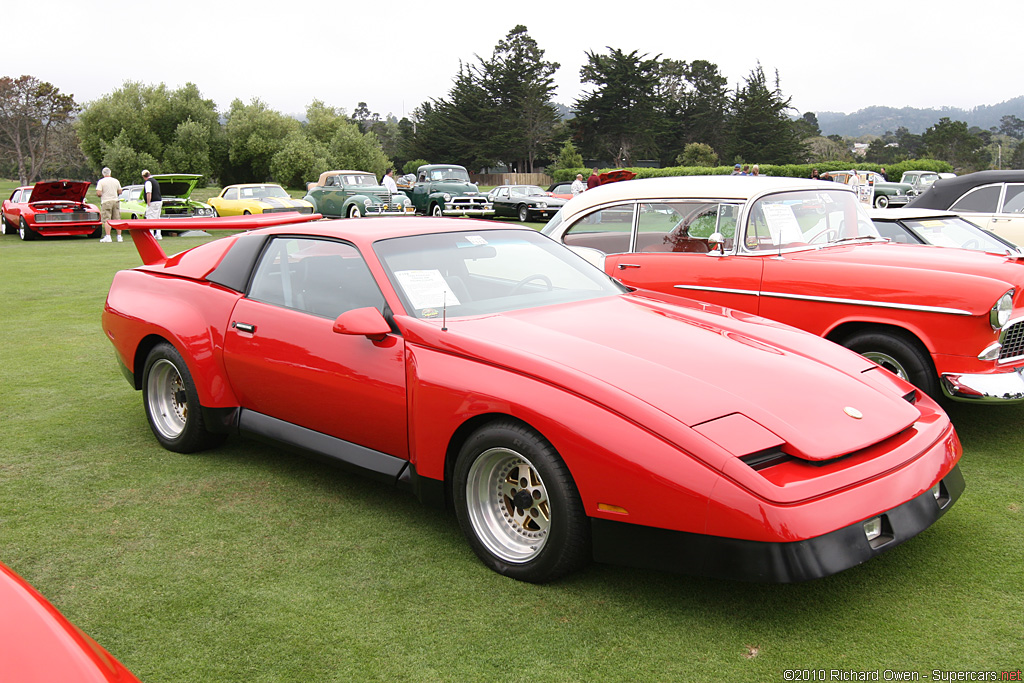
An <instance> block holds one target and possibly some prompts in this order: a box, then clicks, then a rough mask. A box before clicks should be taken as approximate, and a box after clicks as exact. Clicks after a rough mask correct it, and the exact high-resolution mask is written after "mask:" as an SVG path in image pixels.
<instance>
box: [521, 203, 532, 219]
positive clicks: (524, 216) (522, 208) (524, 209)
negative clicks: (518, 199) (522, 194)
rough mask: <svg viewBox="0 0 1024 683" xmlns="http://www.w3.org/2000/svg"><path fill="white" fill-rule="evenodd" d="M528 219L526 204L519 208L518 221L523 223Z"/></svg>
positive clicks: (528, 213) (528, 212)
mask: <svg viewBox="0 0 1024 683" xmlns="http://www.w3.org/2000/svg"><path fill="white" fill-rule="evenodd" d="M529 218H530V210H529V209H527V208H526V204H523V205H521V206H520V207H519V220H520V221H522V222H523V223H525V222H526V221H527V220H528V219H529Z"/></svg>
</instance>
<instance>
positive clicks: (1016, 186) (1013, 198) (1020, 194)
mask: <svg viewBox="0 0 1024 683" xmlns="http://www.w3.org/2000/svg"><path fill="white" fill-rule="evenodd" d="M1000 213H1024V184H1020V183H1013V184H1008V185H1007V186H1006V195H1005V196H1004V197H1003V208H1002V210H1001V211H1000Z"/></svg>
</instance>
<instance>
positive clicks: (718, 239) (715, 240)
mask: <svg viewBox="0 0 1024 683" xmlns="http://www.w3.org/2000/svg"><path fill="white" fill-rule="evenodd" d="M716 250H717V251H719V252H720V253H722V254H724V253H725V235H723V234H722V233H720V232H715V233H712V234H711V236H710V237H708V253H709V254H713V253H715V251H716Z"/></svg>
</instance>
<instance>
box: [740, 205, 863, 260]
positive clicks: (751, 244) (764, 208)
mask: <svg viewBox="0 0 1024 683" xmlns="http://www.w3.org/2000/svg"><path fill="white" fill-rule="evenodd" d="M881 239H882V238H881V236H880V235H879V234H878V230H877V229H876V228H875V226H874V224H873V223H872V222H871V219H870V218H869V217H868V215H867V212H866V211H865V210H864V205H863V204H861V203H860V202H858V201H857V196H856V195H855V194H853V193H852V192H844V191H841V190H800V191H795V192H780V193H777V194H772V195H768V196H767V197H762V198H761V199H758V200H757V201H756V202H754V204H753V206H752V207H751V208H750V212H749V214H748V215H747V224H746V231H745V234H744V241H743V246H744V248H745V249H746V250H747V251H755V252H763V251H782V250H785V249H806V248H808V247H810V246H827V245H830V244H838V243H840V242H850V241H854V240H881Z"/></svg>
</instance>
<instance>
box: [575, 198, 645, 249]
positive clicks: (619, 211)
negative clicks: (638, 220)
mask: <svg viewBox="0 0 1024 683" xmlns="http://www.w3.org/2000/svg"><path fill="white" fill-rule="evenodd" d="M633 210H634V205H633V204H631V203H626V204H616V205H615V206H608V207H605V208H603V209H601V210H599V211H595V212H593V213H589V214H587V215H586V216H583V217H582V218H580V219H578V220H577V221H576V223H575V224H574V225H573V226H572V227H570V228H569V229H568V230H567V231H566V232H565V234H564V235H563V236H562V242H563V243H564V244H566V245H567V246H570V247H590V248H591V249H597V250H598V251H602V252H604V253H605V254H624V253H626V252H627V251H629V247H630V237H631V235H632V233H633Z"/></svg>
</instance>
